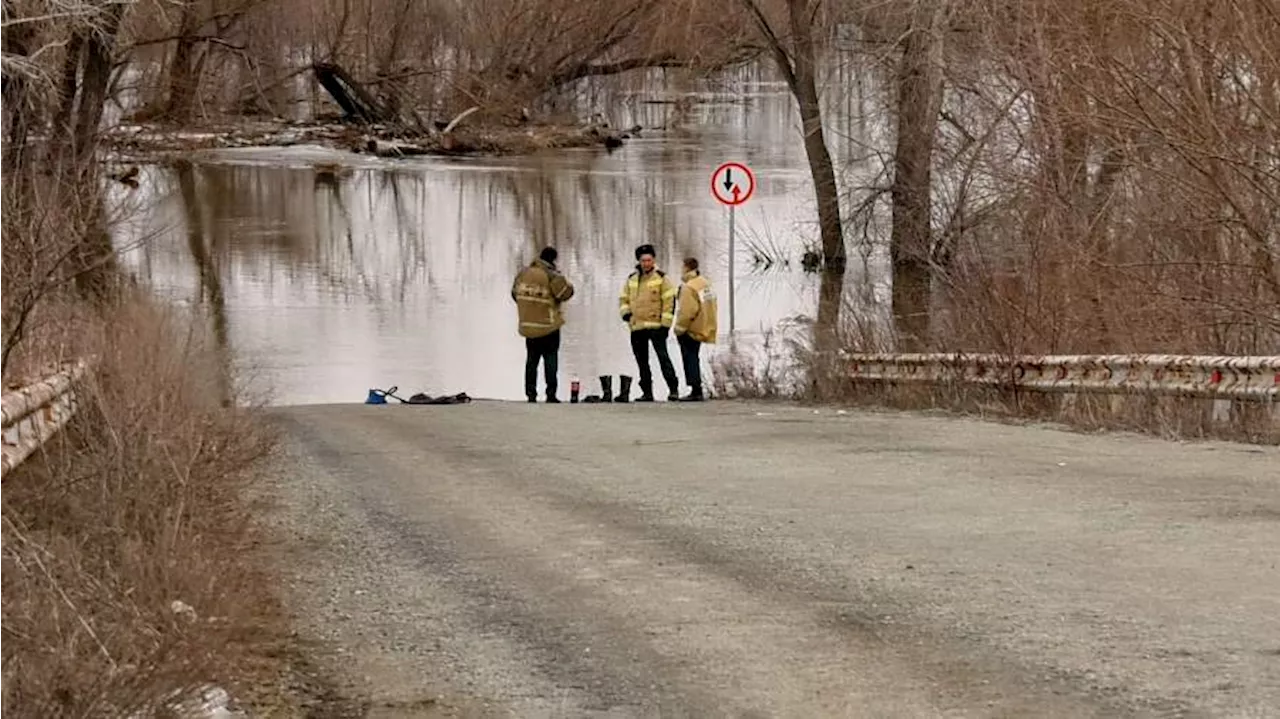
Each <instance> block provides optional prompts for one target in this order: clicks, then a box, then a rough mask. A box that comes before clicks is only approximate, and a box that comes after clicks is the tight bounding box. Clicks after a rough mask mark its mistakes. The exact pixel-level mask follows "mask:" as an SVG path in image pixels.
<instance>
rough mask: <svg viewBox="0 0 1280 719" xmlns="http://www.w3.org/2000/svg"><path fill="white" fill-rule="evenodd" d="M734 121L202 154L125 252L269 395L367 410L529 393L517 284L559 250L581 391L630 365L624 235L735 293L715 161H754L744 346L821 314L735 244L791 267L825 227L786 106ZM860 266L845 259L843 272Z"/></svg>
mask: <svg viewBox="0 0 1280 719" xmlns="http://www.w3.org/2000/svg"><path fill="white" fill-rule="evenodd" d="M741 112H743V113H745V110H741ZM746 115H749V120H743V121H741V122H739V123H735V122H729V123H726V124H725V125H723V126H714V125H713V126H711V127H710V129H708V130H707V131H705V132H701V133H698V134H689V135H681V136H670V135H669V136H667V137H665V138H657V137H654V138H642V139H638V140H635V141H633V142H631V143H630V144H629V145H627V146H626V147H624V148H622V149H621V150H619V151H617V152H614V153H612V154H605V153H604V152H602V151H595V150H583V151H570V152H561V153H559V154H555V155H550V156H545V157H530V158H515V159H512V158H503V159H486V160H466V161H446V160H433V159H414V160H402V161H395V162H392V161H381V160H372V159H369V158H360V157H353V156H350V155H345V154H341V153H334V152H330V151H328V150H323V149H320V148H288V149H248V150H238V151H223V152H220V153H216V154H210V155H206V156H201V157H198V158H193V160H192V162H191V163H190V164H183V165H181V166H180V167H179V169H177V170H174V169H167V168H152V169H151V170H150V171H149V172H148V173H147V174H146V184H145V185H144V187H143V189H142V190H141V191H142V192H147V193H151V196H150V197H148V201H147V202H145V203H144V204H145V205H146V207H147V208H148V209H147V210H146V214H145V216H143V217H141V218H139V219H138V221H136V222H134V223H132V224H131V225H130V227H129V229H128V233H129V234H131V235H133V237H132V238H130V239H136V237H137V236H138V235H145V236H146V237H147V239H146V241H145V242H142V243H140V245H139V248H138V249H136V250H133V251H130V252H129V253H128V254H127V255H126V258H125V259H126V263H127V266H129V267H130V268H131V269H132V271H133V272H134V273H135V274H137V275H139V276H140V278H141V279H143V280H144V281H147V282H150V283H151V284H152V285H153V286H155V287H156V288H157V289H158V290H160V291H162V292H166V293H170V294H172V295H174V296H176V297H179V298H202V299H203V301H204V302H206V303H213V304H214V305H216V306H215V307H213V308H211V311H212V312H213V317H214V322H215V328H216V330H217V333H218V338H219V341H220V342H222V343H224V344H225V345H227V346H228V351H229V352H230V354H231V356H233V357H234V358H235V362H236V363H237V364H238V365H239V366H242V367H248V368H251V369H252V370H253V372H254V373H255V374H256V375H257V376H259V377H260V378H261V379H262V380H263V381H265V382H266V383H267V385H269V386H270V388H271V390H272V393H273V397H274V401H275V402H277V403H280V404H305V403H321V402H353V401H361V400H362V399H363V397H364V395H365V392H366V390H367V389H368V388H370V387H388V386H391V385H398V386H399V387H401V388H402V389H406V390H409V391H410V392H416V391H426V392H428V393H430V394H438V393H444V392H450V393H452V392H459V391H465V392H467V393H469V394H471V395H472V396H474V397H483V398H501V399H521V398H522V397H523V388H522V371H523V357H524V345H523V341H522V340H521V338H520V337H519V336H518V335H517V334H516V331H515V329H516V316H515V307H514V305H513V303H512V302H511V298H510V294H509V293H510V287H511V281H512V277H513V276H514V274H515V273H516V271H517V270H518V269H519V267H520V266H521V265H522V264H524V263H526V262H528V261H529V260H530V259H531V258H532V257H533V256H534V255H535V254H536V252H537V250H538V249H539V248H540V247H542V246H543V245H547V244H550V245H554V246H556V247H557V248H558V249H559V251H560V258H561V260H560V265H561V268H562V270H563V271H564V272H565V273H566V274H567V276H568V277H569V278H570V280H571V281H573V282H574V283H575V285H576V287H577V294H576V295H575V297H574V299H573V300H572V301H571V302H570V303H569V305H567V312H566V315H567V321H568V324H567V326H566V328H565V334H564V340H563V343H562V349H561V360H560V366H561V372H562V377H561V384H562V386H563V387H567V386H568V380H569V379H570V378H571V377H572V376H578V377H581V378H582V380H583V381H584V387H585V388H593V387H595V379H594V378H595V377H596V376H597V375H599V374H606V373H609V374H618V373H628V374H634V361H633V359H632V358H631V354H630V349H629V345H628V342H627V331H626V328H625V326H624V325H623V323H622V322H621V321H620V319H619V318H618V316H617V295H618V290H619V288H620V286H621V284H622V282H623V280H624V278H625V277H626V275H627V274H628V273H629V272H630V270H631V268H632V266H633V264H634V260H633V254H632V252H633V249H634V248H635V247H636V246H637V245H640V244H643V243H652V244H654V245H655V246H656V247H657V248H658V251H659V253H660V257H659V265H660V267H662V268H664V269H666V270H667V271H668V272H670V273H672V274H674V275H678V274H679V265H680V260H681V258H682V257H684V256H687V255H694V256H697V257H699V258H700V260H701V262H702V266H703V268H704V271H705V274H706V275H707V276H708V277H709V279H710V280H711V281H712V283H713V284H714V285H715V286H716V288H717V290H718V292H719V294H720V295H721V297H722V298H725V297H727V293H728V278H727V277H726V273H727V270H728V265H729V262H728V247H727V240H728V237H727V232H728V227H727V211H726V210H725V208H723V207H721V206H719V205H718V204H716V202H715V201H714V200H713V198H712V197H711V194H710V189H709V182H710V175H711V172H712V170H713V169H714V168H715V167H716V166H717V165H718V164H719V163H720V162H723V161H726V160H737V161H743V162H746V163H748V164H751V165H752V166H753V169H754V170H755V172H756V174H757V177H758V178H759V179H758V183H759V185H758V189H757V191H756V194H755V196H754V197H753V198H752V200H751V202H750V203H749V204H748V205H747V206H745V207H744V208H742V209H740V210H739V211H738V216H737V226H738V228H739V229H740V232H741V234H740V235H739V240H740V241H739V243H738V255H737V262H736V264H737V274H738V277H737V301H736V309H737V327H738V331H739V335H740V336H741V337H742V338H743V341H749V340H750V338H751V337H752V336H758V335H759V334H760V333H761V332H762V331H765V330H767V329H769V328H772V327H775V326H777V325H779V324H780V323H782V322H783V321H784V320H785V319H787V318H790V317H794V316H796V315H801V314H803V315H812V314H813V313H814V310H815V308H816V304H817V297H818V288H819V280H818V278H817V277H815V276H810V275H805V274H804V273H803V272H802V271H801V270H800V266H799V263H798V262H792V264H791V266H790V269H784V270H780V271H779V270H775V271H772V272H769V273H763V274H761V273H753V272H752V268H751V261H750V260H751V257H750V255H749V253H748V251H746V250H745V249H744V244H743V242H742V238H743V237H749V236H757V237H760V236H767V237H768V238H770V242H771V243H772V244H773V245H775V246H777V247H778V248H780V249H782V250H783V251H785V252H787V253H791V254H792V255H793V256H794V257H795V258H796V259H798V258H799V255H800V253H801V251H802V250H803V248H804V246H805V245H806V241H805V238H807V237H810V236H814V235H816V228H815V227H814V226H813V222H812V220H811V218H812V216H813V212H812V207H813V200H812V195H811V190H810V185H809V182H808V175H807V171H806V169H805V165H804V159H803V149H802V148H801V146H800V143H799V139H798V135H797V134H796V133H795V132H794V130H793V128H792V127H791V120H790V119H789V118H790V116H791V114H790V110H789V99H788V98H786V97H785V95H783V96H779V97H777V98H774V100H772V101H770V102H763V101H762V102H761V103H757V106H756V107H754V108H753V109H752V110H751V112H750V113H746ZM742 123H745V126H744V125H743V124H742ZM762 127H763V128H765V129H762ZM765 130H769V132H766V131H765ZM762 134H765V135H768V136H771V137H772V138H773V140H772V141H768V142H762V141H761V139H760V136H761V135H762ZM330 163H338V164H341V165H342V167H341V168H337V169H335V168H332V167H331V166H330ZM317 166H321V168H322V169H320V170H317ZM857 273H858V270H857V269H856V268H855V267H854V266H853V265H851V266H850V271H849V277H848V278H847V280H846V285H847V284H848V283H850V282H854V281H857V280H856V275H857ZM677 279H678V278H677ZM722 305H724V307H723V308H722V310H721V325H722V327H721V332H722V336H723V337H725V340H722V343H721V345H720V346H718V347H716V348H715V349H714V350H713V351H712V352H709V353H706V355H707V356H706V358H705V359H704V362H706V363H710V361H711V359H712V358H713V357H714V356H715V355H716V353H717V352H723V351H725V348H726V345H727V339H728V338H727V334H728V312H727V301H725V300H724V299H722ZM671 350H672V352H673V353H674V352H676V351H677V350H676V347H675V341H674V339H672V341H671Z"/></svg>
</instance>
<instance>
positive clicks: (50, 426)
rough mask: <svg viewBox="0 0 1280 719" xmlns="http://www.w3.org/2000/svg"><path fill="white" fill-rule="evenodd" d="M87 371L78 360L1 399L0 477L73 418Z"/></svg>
mask: <svg viewBox="0 0 1280 719" xmlns="http://www.w3.org/2000/svg"><path fill="white" fill-rule="evenodd" d="M88 371H89V364H88V362H86V361H85V360H80V361H77V362H75V363H74V364H72V365H70V366H68V367H66V368H64V369H62V370H61V371H58V372H56V373H54V374H52V375H49V376H48V377H45V378H44V379H42V380H40V381H38V382H33V383H32V384H29V385H27V386H25V387H21V388H19V389H15V390H13V391H11V392H5V393H4V395H3V396H2V397H0V415H3V424H4V445H3V448H4V456H3V460H2V461H0V477H2V476H4V475H6V474H8V473H9V471H10V470H12V469H13V468H14V467H17V466H18V465H19V464H21V463H22V461H23V460H25V459H26V458H27V457H30V456H31V455H32V454H33V453H34V452H35V451H36V450H37V449H39V448H40V446H41V445H42V444H44V443H45V442H46V441H48V439H49V438H50V437H52V436H53V435H55V434H57V432H58V430H60V429H62V428H63V427H64V426H65V425H66V424H67V421H68V420H70V419H71V417H72V416H74V415H75V413H76V396H75V388H76V384H77V383H78V382H79V381H80V380H81V379H82V378H83V377H84V375H85V374H86V373H87V372H88Z"/></svg>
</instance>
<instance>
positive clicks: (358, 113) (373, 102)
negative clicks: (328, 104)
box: [311, 63, 395, 124]
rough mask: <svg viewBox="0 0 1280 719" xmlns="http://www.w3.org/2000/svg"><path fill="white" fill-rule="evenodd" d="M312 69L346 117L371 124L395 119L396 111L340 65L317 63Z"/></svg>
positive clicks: (317, 79) (317, 80)
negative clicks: (393, 111)
mask: <svg viewBox="0 0 1280 719" xmlns="http://www.w3.org/2000/svg"><path fill="white" fill-rule="evenodd" d="M311 69H312V71H313V72H314V73H315V75H316V82H319V83H320V85H321V87H323V88H324V89H325V91H326V92H328V93H329V95H330V96H332V97H333V99H334V102H337V103H338V106H339V107H341V108H342V111H343V113H345V114H346V119H348V120H355V121H357V122H364V123H370V124H372V123H379V122H390V121H392V120H394V119H395V118H394V113H392V112H391V111H390V110H388V109H387V108H386V107H384V106H383V104H382V103H380V102H378V100H377V99H376V98H374V97H373V95H371V94H369V91H368V90H365V89H364V87H363V86H361V85H360V83H358V82H356V81H355V80H353V79H351V76H350V75H348V74H347V72H346V71H345V70H343V69H342V68H341V67H340V66H338V65H334V64H332V63H316V64H315V65H313V66H312V68H311Z"/></svg>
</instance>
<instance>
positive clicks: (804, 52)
mask: <svg viewBox="0 0 1280 719" xmlns="http://www.w3.org/2000/svg"><path fill="white" fill-rule="evenodd" d="M740 2H741V3H742V4H743V6H744V7H745V9H746V11H747V12H748V13H749V14H750V16H751V18H752V21H753V22H754V23H755V26H756V28H757V30H758V31H759V33H760V35H761V37H762V38H763V40H764V43H765V45H766V46H767V47H768V49H769V53H770V54H771V56H772V57H773V60H774V63H775V64H776V65H777V67H778V72H780V73H781V74H782V77H783V78H784V79H785V80H786V82H787V88H788V89H789V90H790V91H791V94H792V96H793V97H794V98H795V101H796V106H797V107H798V108H799V112H800V127H801V130H800V131H801V135H802V136H803V139H804V150H805V157H806V158H808V163H809V174H810V176H811V177H812V178H813V191H814V198H815V200H816V201H817V206H818V231H819V234H820V236H821V240H822V261H823V267H824V269H825V273H826V276H825V278H824V281H823V283H822V289H821V292H820V294H821V297H820V298H819V303H818V304H819V309H818V318H817V319H818V326H819V328H820V329H821V330H823V331H824V332H825V331H829V330H831V329H834V328H835V327H836V325H837V322H838V320H839V315H840V294H841V289H842V287H843V277H844V271H845V261H846V260H845V246H844V228H843V225H842V223H841V219H840V190H839V187H838V186H837V184H836V173H835V166H834V164H833V163H832V161H831V152H830V150H829V149H828V148H827V139H826V136H825V135H824V134H823V130H824V125H823V119H822V104H821V98H820V97H819V95H818V78H817V75H818V51H817V42H816V40H815V28H814V18H815V17H816V15H817V13H818V10H819V7H820V5H821V4H822V3H821V0H786V11H787V12H786V16H787V20H786V22H785V24H784V23H782V22H779V21H777V20H772V19H770V17H769V15H768V14H767V13H766V10H767V8H766V7H763V6H762V5H761V4H760V3H759V2H758V0H740Z"/></svg>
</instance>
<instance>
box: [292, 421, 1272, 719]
mask: <svg viewBox="0 0 1280 719" xmlns="http://www.w3.org/2000/svg"><path fill="white" fill-rule="evenodd" d="M276 417H277V418H278V420H279V422H280V423H281V425H282V426H283V427H284V428H285V429H286V431H287V434H288V437H289V440H288V442H287V443H286V449H285V451H284V452H283V453H282V457H281V458H280V462H279V465H278V472H277V473H276V474H275V475H274V476H273V477H272V478H271V480H270V482H269V486H268V490H269V492H270V494H271V495H272V496H273V497H274V499H276V500H277V504H276V509H275V510H274V511H273V526H274V527H275V528H276V529H277V530H278V532H279V536H280V537H282V538H283V541H282V547H281V548H280V550H279V552H280V556H279V560H280V562H281V565H280V566H281V567H282V569H283V571H284V572H285V574H286V577H287V580H288V590H287V591H288V598H289V601H290V607H291V608H292V610H293V612H294V614H295V615H296V622H297V627H298V632H299V634H300V636H301V637H302V638H303V639H304V640H307V641H310V642H314V643H315V644H314V647H315V649H314V652H315V662H316V664H317V666H320V667H322V668H323V670H324V671H325V673H326V675H327V676H329V677H331V678H332V681H333V682H334V684H335V686H336V687H337V689H336V692H337V695H340V696H344V697H346V698H348V699H350V700H351V702H352V703H351V704H349V705H347V706H348V710H350V711H355V712H356V713H360V714H362V715H365V716H370V717H418V716H421V717H435V716H465V717H473V716H474V717H489V716H495V717H496V716H513V717H952V716H956V717H962V716H963V717H969V716H973V717H1076V716H1081V717H1103V716H1106V717H1112V716H1167V717H1173V716H1177V717H1183V716H1186V717H1198V716H1224V717H1275V716H1280V572H1277V562H1278V561H1280V451H1277V450H1276V449H1274V448H1258V447H1249V446H1243V445H1229V444H1216V443H1197V444H1179V443H1173V442H1166V441H1161V440H1156V439H1149V438H1143V437H1137V436H1132V435H1084V434H1075V433H1070V432H1065V431H1059V430H1055V429H1051V428H1042V427H1017V426H1009V425H1001V424H991V423H982V422H978V421H969V420H961V419H953V418H944V417H932V416H925V415H910V414H893V413H883V414H879V413H857V412H848V413H842V412H836V411H834V410H829V409H826V410H817V411H815V410H814V409H812V408H804V407H797V406H791V405H779V404H746V403H732V402H716V403H706V404H702V405H664V404H658V405H650V406H634V405H632V406H628V405H596V406H593V405H577V406H574V405H568V404H564V405H560V406H547V405H524V404H509V403H497V402H477V403H474V404H472V405H467V406H445V407H432V406H396V405H387V406H360V405H355V406H311V407H295V408H286V409H281V410H279V411H278V412H277V414H276ZM334 706H336V705H334ZM351 707H355V709H351ZM331 709H332V711H333V712H337V709H333V708H332V707H331ZM320 713H321V715H324V711H321V712H320Z"/></svg>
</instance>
